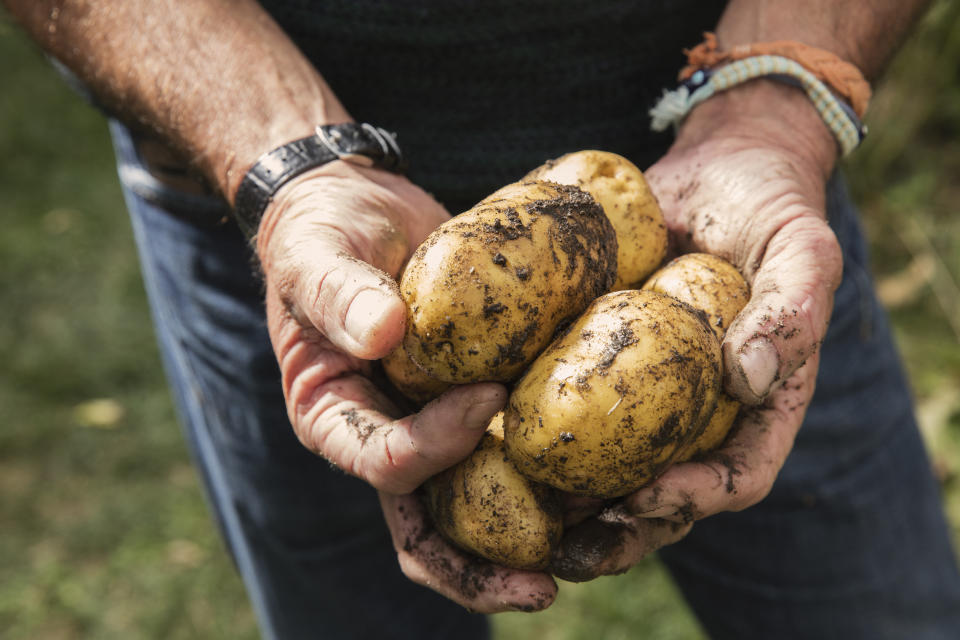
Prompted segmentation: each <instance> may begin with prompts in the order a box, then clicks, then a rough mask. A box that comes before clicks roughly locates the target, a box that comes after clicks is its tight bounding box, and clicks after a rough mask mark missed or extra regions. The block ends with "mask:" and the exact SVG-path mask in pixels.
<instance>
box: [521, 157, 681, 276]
mask: <svg viewBox="0 0 960 640" xmlns="http://www.w3.org/2000/svg"><path fill="white" fill-rule="evenodd" d="M525 179H529V180H552V181H553V182H559V183H560V184H572V185H576V186H578V187H580V188H581V189H583V190H584V191H586V192H587V193H589V194H590V195H592V196H593V197H594V199H595V200H596V201H597V202H599V203H600V206H602V207H603V211H604V213H606V214H607V217H608V218H609V219H610V223H611V224H612V225H613V229H614V231H615V232H616V234H617V242H618V243H619V249H618V250H617V281H616V283H614V285H613V289H614V290H616V291H619V290H621V289H632V288H637V287H639V285H640V283H641V282H643V280H644V279H645V278H646V277H647V276H649V275H650V274H651V273H653V271H654V269H656V268H657V267H658V266H660V263H661V262H663V258H664V256H665V255H666V254H667V225H666V224H664V221H663V213H662V212H661V211H660V205H659V204H657V199H656V198H655V197H654V195H653V193H651V192H650V187H648V186H647V181H646V179H645V178H644V177H643V173H642V172H641V171H640V169H638V168H637V167H636V166H634V164H633V163H632V162H630V161H629V160H627V159H626V158H624V157H623V156H619V155H617V154H615V153H610V152H608V151H577V152H575V153H568V154H567V155H565V156H561V157H560V158H557V159H556V160H550V161H548V162H547V163H546V164H544V165H543V166H542V167H539V168H537V169H534V170H533V171H531V172H530V173H529V174H527V176H526V178H525Z"/></svg>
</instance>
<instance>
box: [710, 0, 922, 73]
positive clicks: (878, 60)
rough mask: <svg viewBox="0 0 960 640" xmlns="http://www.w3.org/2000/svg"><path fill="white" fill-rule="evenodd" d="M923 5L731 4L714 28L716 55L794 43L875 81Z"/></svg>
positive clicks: (901, 0) (895, 0)
mask: <svg viewBox="0 0 960 640" xmlns="http://www.w3.org/2000/svg"><path fill="white" fill-rule="evenodd" d="M928 4H929V2H928V0H867V1H861V2H837V1H836V0H809V1H807V2H795V1H790V0H731V2H730V3H729V5H727V8H726V10H725V11H724V14H723V17H722V18H721V19H720V23H719V24H718V25H717V38H718V39H719V42H720V48H721V49H722V50H728V49H730V48H731V47H732V46H734V45H738V44H748V43H751V42H771V41H774V40H795V41H797V42H802V43H804V44H807V45H810V46H812V47H818V48H820V49H826V50H827V51H830V52H832V53H834V54H836V55H837V56H839V57H840V58H842V59H844V60H847V61H848V62H851V63H853V64H854V65H856V66H857V68H859V69H860V71H862V72H863V74H864V76H865V77H866V78H867V79H868V80H872V79H874V78H876V77H877V76H878V75H879V74H880V72H881V71H882V70H883V67H884V65H885V64H886V62H887V60H888V59H889V58H890V56H891V55H893V53H894V51H896V49H897V47H898V46H899V45H900V43H901V42H902V40H903V38H904V37H905V36H906V34H907V32H908V31H909V29H910V27H911V26H912V25H913V23H914V22H915V21H916V19H917V18H918V17H919V16H920V14H921V13H922V12H923V10H924V9H925V8H926V7H927V5H928Z"/></svg>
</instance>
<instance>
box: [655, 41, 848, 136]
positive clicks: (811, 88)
mask: <svg viewBox="0 0 960 640" xmlns="http://www.w3.org/2000/svg"><path fill="white" fill-rule="evenodd" d="M756 78H769V79H771V80H777V81H780V82H786V83H788V84H791V85H793V86H796V87H799V88H800V89H802V90H803V91H804V93H806V94H807V97H809V98H810V101H811V102H812V103H813V106H814V107H815V108H816V110H817V112H818V113H819V114H820V117H821V118H823V122H824V123H825V124H826V125H827V128H829V129H830V131H831V132H832V133H833V135H834V137H835V138H836V139H837V142H838V143H839V145H840V148H841V150H842V151H843V155H847V154H849V153H850V152H852V151H853V150H854V149H856V148H857V146H858V145H859V144H860V142H861V141H862V140H863V138H864V136H866V135H867V128H866V126H865V125H864V124H863V123H862V122H861V121H860V118H858V117H857V114H856V113H855V112H854V111H853V109H852V108H851V107H850V105H848V104H847V103H846V102H844V101H843V100H841V99H839V98H837V96H835V95H834V94H833V92H831V91H830V89H829V88H828V87H827V85H825V84H824V83H823V82H821V81H820V80H818V79H817V77H816V76H814V75H813V74H812V73H810V72H809V71H807V70H806V69H805V68H804V67H803V66H802V65H800V64H799V63H798V62H796V61H794V60H791V59H790V58H784V57H782V56H769V55H764V56H754V57H751V58H744V59H742V60H737V61H735V62H731V63H729V64H727V65H724V66H722V67H720V68H717V69H700V70H698V71H696V72H694V74H693V75H692V76H690V78H689V79H688V80H685V81H683V82H682V83H681V84H680V86H679V87H677V88H676V89H675V90H673V91H664V92H663V97H662V98H660V101H659V102H658V103H657V105H656V106H655V107H653V108H652V109H650V118H651V122H650V128H652V129H653V130H654V131H664V130H666V129H667V128H668V127H669V126H670V125H673V126H674V127H677V126H679V125H680V123H681V122H683V119H684V118H686V116H687V114H688V113H689V112H690V110H691V109H693V108H694V107H695V106H697V105H698V104H700V103H701V102H703V101H704V100H706V99H707V98H709V97H711V96H713V95H714V94H716V93H718V92H720V91H726V90H727V89H731V88H733V87H735V86H737V85H739V84H743V83H744V82H747V81H748V80H754V79H756Z"/></svg>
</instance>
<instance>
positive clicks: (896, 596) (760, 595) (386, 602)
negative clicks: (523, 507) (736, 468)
mask: <svg viewBox="0 0 960 640" xmlns="http://www.w3.org/2000/svg"><path fill="white" fill-rule="evenodd" d="M111 131H112V133H113V136H114V143H115V147H116V150H117V155H118V162H119V170H120V176H121V182H122V183H123V188H124V194H125V197H126V202H127V205H128V208H129V210H130V215H131V219H132V222H133V228H134V232H135V236H136V240H137V243H138V246H139V250H140V256H141V261H142V269H143V277H144V282H145V285H146V289H147V294H148V296H149V299H150V305H151V310H152V313H153V319H154V322H155V325H156V332H157V336H158V340H159V342H160V346H161V351H162V354H163V359H164V364H165V367H166V370H167V374H168V377H169V381H170V385H171V387H172V389H173V394H174V398H175V401H176V404H177V406H178V408H179V412H180V415H181V417H182V420H183V423H184V428H185V433H186V436H187V439H188V441H189V445H190V449H191V451H192V454H193V456H194V459H195V462H196V464H197V467H198V469H199V470H200V473H201V474H202V478H203V482H204V485H205V487H206V491H207V494H208V497H209V501H210V504H211V507H212V510H213V512H214V514H215V517H216V519H217V522H218V524H219V527H220V530H221V532H222V534H223V536H224V539H225V540H226V542H227V545H228V546H229V549H230V551H231V553H232V555H233V558H234V560H235V562H236V565H237V568H238V570H239V572H240V574H241V576H242V578H243V580H244V583H245V584H246V587H247V590H248V593H249V595H250V599H251V601H252V603H253V607H254V609H255V611H256V614H257V617H258V620H259V623H260V625H261V629H262V631H263V634H264V637H267V638H282V639H284V640H287V639H298V638H320V637H322V638H454V637H456V638H463V639H469V638H482V637H486V636H487V634H488V627H487V623H486V620H485V618H484V617H483V616H479V615H473V614H470V613H468V612H466V611H465V610H463V609H461V608H460V607H458V606H457V605H454V604H452V603H450V602H448V601H446V600H445V599H443V598H441V597H440V596H437V595H435V594H433V593H432V592H431V591H429V590H427V589H424V588H422V587H419V586H417V585H415V584H413V583H411V582H409V581H408V580H406V579H405V578H404V577H403V576H402V575H401V573H400V571H399V568H398V566H397V561H396V557H395V554H394V551H393V549H392V546H391V543H390V538H389V535H388V532H387V530H386V527H385V525H384V522H383V518H382V516H381V514H380V509H379V506H378V503H377V500H376V495H375V493H374V491H373V490H372V489H371V488H370V487H368V486H367V485H365V484H364V483H363V482H360V481H358V480H356V479H354V478H351V477H347V476H345V475H344V474H343V473H341V472H340V471H337V470H335V469H332V468H331V467H330V466H329V465H328V464H327V463H326V462H324V461H323V460H321V459H319V458H317V457H315V456H314V455H312V454H310V453H308V452H307V451H306V450H305V449H303V447H302V446H301V445H300V444H299V442H298V441H297V439H296V438H295V437H294V435H293V432H292V429H291V427H290V424H289V422H288V419H287V415H286V410H285V407H284V403H283V398H282V395H281V392H280V384H279V373H278V370H277V365H276V362H275V360H274V356H273V352H272V349H271V347H270V342H269V339H268V336H267V331H266V326H265V318H264V310H263V303H262V287H261V283H260V282H259V280H258V278H257V276H256V271H255V269H254V268H253V266H252V265H253V259H252V256H251V254H250V251H249V249H248V247H247V245H246V243H245V242H244V240H243V238H242V237H241V235H240V233H239V231H238V230H237V229H236V227H235V226H233V225H232V224H228V225H217V224H202V223H198V222H197V221H198V220H203V219H208V220H216V219H218V218H220V217H222V216H223V215H224V214H225V213H226V212H227V211H226V208H225V204H224V203H222V202H221V201H219V200H217V199H216V198H211V197H203V196H196V195H187V194H183V193H178V192H174V191H171V190H170V189H168V188H165V187H164V186H163V185H161V184H159V183H158V182H157V181H155V180H154V179H153V178H152V177H151V176H150V175H149V173H147V172H146V171H145V169H144V167H143V165H142V163H141V161H140V159H139V158H138V157H137V154H136V150H135V148H134V146H133V144H132V142H131V139H130V137H129V134H128V132H127V131H126V130H125V129H124V128H123V127H121V126H120V125H118V124H116V123H113V124H112V125H111ZM829 215H830V219H831V225H832V226H833V228H834V230H835V232H836V233H837V236H838V237H839V239H840V242H841V244H842V246H843V249H844V257H845V263H844V278H843V283H842V285H841V286H840V289H839V291H838V292H837V296H836V307H835V311H834V314H833V319H832V323H831V326H830V330H829V333H828V335H827V339H826V342H825V343H824V347H823V357H822V361H821V366H820V374H819V379H818V382H817V392H816V396H815V398H814V402H813V404H812V406H811V407H810V410H809V412H808V415H807V420H806V423H805V425H804V426H803V428H802V429H801V431H800V435H799V437H798V439H797V442H796V446H795V448H794V451H793V453H792V454H791V456H790V458H789V459H788V461H787V463H786V466H785V467H784V468H783V471H782V472H781V474H780V476H779V478H778V480H777V482H776V484H775V486H774V488H773V491H772V492H771V494H770V495H769V497H768V498H767V499H765V500H764V501H763V502H761V503H760V504H759V505H757V506H755V507H752V508H750V509H747V510H746V511H744V512H741V513H735V514H733V513H731V514H721V515H717V516H714V517H712V518H708V519H706V520H704V521H702V522H699V523H697V524H696V525H695V526H694V528H693V530H692V532H691V533H690V535H689V536H688V537H687V538H686V539H684V540H683V541H681V542H679V543H677V544H675V545H673V546H671V547H669V548H666V549H664V550H663V551H662V554H661V555H662V558H663V559H664V560H665V561H666V563H667V565H668V566H669V568H670V570H671V572H672V573H673V575H674V577H675V578H676V580H677V582H678V584H679V585H680V586H681V588H682V590H683V592H684V594H685V596H686V598H687V599H688V600H689V602H690V604H691V605H692V607H693V608H694V610H695V611H696V613H697V615H698V616H699V618H700V620H701V621H702V622H703V624H704V625H705V627H706V629H707V631H708V632H709V633H710V634H711V636H713V637H717V638H834V637H836V638H844V639H845V640H856V639H861V638H862V639H865V640H866V639H870V640H877V639H883V638H891V639H892V638H897V639H902V638H910V639H924V638H926V639H934V638H943V639H946V638H956V637H960V575H958V571H957V566H956V562H955V559H954V556H953V553H952V550H951V547H950V541H949V534H948V529H947V526H946V523H945V520H944V517H943V514H942V511H941V507H940V502H939V500H940V498H939V495H938V490H937V486H936V483H935V482H934V479H933V476H932V474H931V471H930V467H929V464H928V461H927V459H926V457H925V453H924V449H923V446H922V443H921V441H920V438H919V436H918V433H917V429H916V425H915V423H914V420H913V417H912V407H911V402H910V397H909V394H908V391H907V387H906V383H905V380H904V378H903V375H902V373H901V368H900V364H899V362H898V359H897V355H896V352H895V350H894V348H893V346H892V342H891V337H890V331H889V327H888V326H887V322H886V319H885V317H884V314H883V312H882V311H881V309H880V308H879V307H878V305H877V303H876V301H875V299H874V297H873V293H872V287H871V283H870V279H869V276H868V275H867V271H866V255H865V250H864V244H863V239H862V236H861V233H860V231H859V228H858V226H857V221H856V218H855V213H854V211H853V210H852V208H851V205H850V204H849V201H848V198H847V196H846V194H845V192H844V190H843V186H842V183H841V182H840V181H839V180H835V181H834V182H833V183H832V185H831V190H830V198H829ZM623 597H624V598H629V597H631V594H629V593H624V594H623Z"/></svg>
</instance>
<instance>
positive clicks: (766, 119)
mask: <svg viewBox="0 0 960 640" xmlns="http://www.w3.org/2000/svg"><path fill="white" fill-rule="evenodd" d="M722 140H735V141H739V143H740V144H742V145H756V146H762V147H776V148H779V149H781V150H782V151H783V152H784V153H786V154H788V155H791V156H793V157H794V158H795V159H796V161H797V162H799V163H801V164H802V165H803V167H804V168H805V169H807V170H808V171H814V172H816V173H817V175H819V176H821V177H822V178H823V179H824V180H826V179H827V178H829V176H830V173H831V172H832V171H833V168H834V166H835V164H836V161H837V157H838V151H839V150H838V147H837V141H836V139H835V138H834V136H833V134H832V133H831V132H830V130H829V129H828V128H827V126H826V124H824V122H823V118H822V117H821V116H820V114H819V113H818V112H817V110H816V108H815V107H814V106H813V104H812V103H811V102H810V99H809V98H808V97H807V95H806V94H804V92H803V91H801V90H800V89H798V88H795V87H791V86H788V85H785V84H782V83H779V82H776V81H773V80H766V79H758V80H752V81H750V82H747V83H745V84H742V85H739V86H737V87H734V88H732V89H730V90H727V91H723V92H720V93H717V94H715V95H714V96H712V97H711V98H709V99H708V100H706V101H704V102H703V103H701V104H699V105H697V106H696V107H694V108H693V110H692V111H691V112H690V114H689V115H688V116H687V118H686V119H685V120H684V122H683V124H682V125H681V126H680V128H679V130H678V131H677V137H676V141H675V143H674V149H677V150H682V149H686V148H690V147H694V146H697V145H700V144H703V143H704V142H719V141H722Z"/></svg>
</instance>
